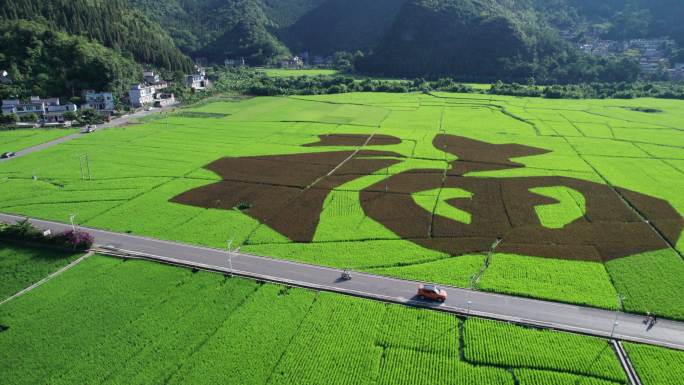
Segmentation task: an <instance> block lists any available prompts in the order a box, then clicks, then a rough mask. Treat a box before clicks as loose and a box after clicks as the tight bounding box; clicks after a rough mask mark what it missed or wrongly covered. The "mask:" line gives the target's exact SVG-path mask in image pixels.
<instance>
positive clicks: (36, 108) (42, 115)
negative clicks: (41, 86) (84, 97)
mask: <svg viewBox="0 0 684 385" xmlns="http://www.w3.org/2000/svg"><path fill="white" fill-rule="evenodd" d="M76 111H78V106H76V105H75V104H73V103H66V104H60V102H59V98H48V99H41V98H40V97H38V96H31V98H30V99H29V100H28V101H21V100H19V99H9V100H3V101H2V113H3V114H5V115H8V114H15V115H17V116H19V117H22V116H26V115H30V114H35V115H36V116H37V117H38V119H39V120H41V121H43V122H45V123H63V122H65V121H66V119H64V114H65V113H66V112H76Z"/></svg>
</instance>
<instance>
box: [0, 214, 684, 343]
mask: <svg viewBox="0 0 684 385" xmlns="http://www.w3.org/2000/svg"><path fill="white" fill-rule="evenodd" d="M21 219H23V218H22V217H19V216H15V215H7V214H0V220H1V221H4V222H10V223H11V222H16V221H17V220H21ZM31 222H32V223H33V224H34V225H35V226H36V227H38V228H42V229H48V228H49V229H51V230H53V231H61V230H66V229H69V228H70V226H69V225H66V224H62V223H57V222H49V221H42V220H31ZM82 229H83V230H86V231H89V232H91V233H92V234H93V235H94V236H95V240H96V243H97V244H98V245H104V246H107V247H104V248H102V247H101V248H98V249H96V250H95V251H97V252H100V253H103V254H109V255H113V256H118V257H123V258H140V259H147V260H152V261H157V262H161V263H166V264H172V265H178V266H185V267H192V268H197V269H203V270H209V271H215V272H220V273H224V274H229V273H233V274H235V275H239V276H244V277H248V278H252V279H258V280H263V281H270V282H277V283H282V284H286V285H292V286H297V287H304V288H310V289H315V290H324V291H330V292H337V293H341V294H346V295H352V296H358V297H364V298H369V299H373V300H379V301H384V302H391V303H399V304H405V305H410V306H416V307H423V308H431V309H434V310H439V311H444V312H450V313H455V314H466V313H468V314H469V315H471V316H476V317H483V318H490V319H497V320H502V321H509V322H515V323H520V324H527V325H534V326H537V327H543V328H552V329H557V330H564V331H569V332H575V333H582V334H587V335H593V336H598V337H610V336H611V332H612V330H613V323H614V320H615V317H616V313H615V312H612V311H608V310H602V309H595V308H589V307H582V306H574V305H567V304H561V303H554V302H547V301H540V300H533V299H528V298H521V297H515V296H508V295H500V294H494V293H484V292H480V291H472V290H466V289H459V288H454V287H446V288H445V289H446V290H447V292H448V293H449V298H448V300H447V301H446V303H444V304H443V305H441V306H438V305H434V304H429V303H425V302H421V301H418V300H417V299H416V298H414V297H415V292H416V286H417V283H416V282H412V281H408V280H400V279H394V278H388V277H382V276H376V275H371V274H363V273H354V279H353V280H351V281H341V280H340V279H339V276H340V271H339V270H337V269H332V268H326V267H321V266H314V265H307V264H302V263H295V262H290V261H284V260H276V259H271V258H264V257H259V256H254V255H248V254H242V253H234V254H233V256H232V267H233V269H232V270H230V269H228V254H227V253H226V252H225V251H223V250H218V249H211V248H205V247H198V246H192V245H187V244H181V243H174V242H168V241H162V240H156V239H151V238H144V237H138V236H133V235H129V234H119V233H114V232H109V231H103V230H97V229H89V228H82ZM617 320H618V325H619V326H617V328H616V330H615V333H614V338H616V339H618V340H625V341H632V342H640V343H646V344H651V345H658V346H664V347H670V348H674V349H679V350H684V323H682V322H676V321H670V320H661V321H659V322H658V324H657V326H655V327H654V328H652V329H650V330H648V329H647V328H646V325H644V324H643V320H644V318H643V317H642V316H638V315H632V314H625V313H618V314H617Z"/></svg>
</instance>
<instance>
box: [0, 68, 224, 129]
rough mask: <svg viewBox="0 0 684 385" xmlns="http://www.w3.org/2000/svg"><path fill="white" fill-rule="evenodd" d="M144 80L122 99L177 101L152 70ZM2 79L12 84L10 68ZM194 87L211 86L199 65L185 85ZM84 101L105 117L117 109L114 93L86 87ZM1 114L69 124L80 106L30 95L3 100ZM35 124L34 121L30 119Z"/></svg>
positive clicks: (141, 103) (142, 103) (136, 103)
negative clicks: (27, 97)
mask: <svg viewBox="0 0 684 385" xmlns="http://www.w3.org/2000/svg"><path fill="white" fill-rule="evenodd" d="M143 78H144V81H143V82H142V83H139V84H135V85H133V86H131V87H130V88H129V89H128V95H127V98H126V97H124V100H122V102H125V103H128V104H130V106H131V107H133V108H142V107H152V106H154V107H167V106H170V105H174V104H176V98H175V96H174V94H172V93H169V92H164V90H165V89H167V88H168V87H169V84H168V83H167V82H166V81H164V80H163V79H161V78H160V77H159V75H158V74H155V73H154V72H153V71H145V72H144V73H143ZM0 82H1V83H2V84H10V83H11V82H12V81H11V79H10V77H9V74H8V73H7V71H0ZM185 85H186V86H187V87H188V88H191V89H192V90H204V89H207V88H209V87H210V86H211V82H210V81H209V78H208V77H207V74H206V71H205V70H204V68H202V67H200V66H197V68H196V73H193V74H190V75H187V78H186V84H185ZM81 99H82V101H83V104H81V106H80V110H81V111H83V110H93V111H95V112H97V113H98V114H99V115H102V116H103V117H104V118H105V119H109V118H111V117H112V116H113V115H114V114H115V113H116V111H117V105H116V100H115V98H114V95H113V94H112V93H111V92H98V91H95V90H85V91H83V92H82V94H81ZM1 108H2V114H3V115H11V114H14V115H15V116H17V117H18V118H19V119H20V120H23V119H24V118H26V117H28V116H31V117H32V118H33V117H35V119H37V122H39V123H41V124H43V125H47V126H49V125H69V124H70V122H69V119H68V118H69V117H70V116H69V114H68V113H73V114H76V113H77V112H78V111H79V106H77V105H76V104H74V103H61V102H60V99H59V98H47V99H42V98H40V97H38V96H31V97H30V98H29V99H28V100H20V99H7V100H3V101H2V107H1ZM31 123H33V122H31Z"/></svg>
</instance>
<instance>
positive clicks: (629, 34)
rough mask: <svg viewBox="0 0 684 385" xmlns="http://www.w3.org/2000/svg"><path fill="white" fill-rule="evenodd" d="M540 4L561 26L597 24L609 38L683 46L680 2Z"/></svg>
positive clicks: (542, 0) (550, 0) (554, 0)
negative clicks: (674, 41)
mask: <svg viewBox="0 0 684 385" xmlns="http://www.w3.org/2000/svg"><path fill="white" fill-rule="evenodd" d="M538 5H539V7H540V9H541V10H543V11H544V12H546V13H548V14H549V15H552V16H553V17H554V18H555V21H556V22H560V24H561V25H564V26H571V25H574V26H577V25H580V24H583V23H584V24H590V25H594V26H597V27H599V28H600V29H603V30H604V33H605V35H604V36H605V37H606V38H614V39H629V38H640V37H661V36H671V37H673V38H675V39H677V40H678V41H679V42H680V43H682V44H684V24H683V23H682V22H681V20H682V18H684V1H681V0H602V1H594V0H538Z"/></svg>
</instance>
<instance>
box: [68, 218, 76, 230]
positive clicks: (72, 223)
mask: <svg viewBox="0 0 684 385" xmlns="http://www.w3.org/2000/svg"><path fill="white" fill-rule="evenodd" d="M74 218H76V214H69V222H71V230H72V231H73V232H76V226H75V225H74Z"/></svg>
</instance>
